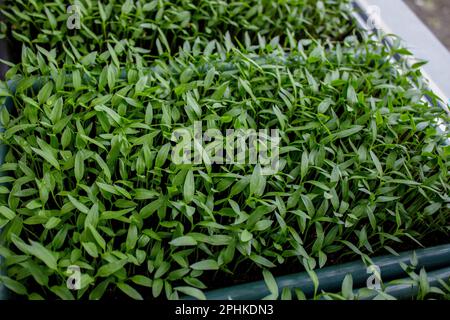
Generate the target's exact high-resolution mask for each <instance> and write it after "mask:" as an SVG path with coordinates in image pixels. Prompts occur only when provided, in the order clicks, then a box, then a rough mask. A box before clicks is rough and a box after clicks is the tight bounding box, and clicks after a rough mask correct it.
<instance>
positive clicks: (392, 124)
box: [0, 1, 450, 299]
mask: <svg viewBox="0 0 450 320" xmlns="http://www.w3.org/2000/svg"><path fill="white" fill-rule="evenodd" d="M250 2H254V5H253V6H252V7H251V8H253V7H255V8H257V12H256V13H255V12H253V11H252V10H249V8H247V7H246V3H249V2H248V1H247V2H242V3H241V2H234V1H229V2H217V4H215V2H212V1H199V2H195V3H197V4H196V5H194V4H193V3H192V2H190V1H173V2H168V1H158V2H149V3H145V4H144V3H142V4H140V2H135V5H130V4H129V3H131V2H123V3H122V2H121V3H120V4H119V3H118V2H112V4H111V5H108V6H104V7H103V6H102V5H100V4H99V3H97V2H95V3H94V2H92V3H90V4H89V3H88V2H84V1H82V2H81V3H82V6H83V8H84V9H83V10H85V11H86V14H85V17H86V19H87V17H90V18H89V19H87V20H86V21H84V22H83V28H82V29H81V30H80V31H78V32H75V34H71V33H70V32H68V31H67V30H65V29H64V28H62V29H57V30H58V31H55V30H56V27H55V26H53V27H52V24H53V25H59V24H63V23H64V21H65V19H66V18H62V17H64V15H57V14H56V13H55V12H58V10H59V11H62V10H63V9H64V6H63V4H62V3H59V2H54V3H52V5H50V6H47V9H45V8H44V6H43V4H41V3H40V2H33V3H34V4H33V3H32V5H31V6H25V5H23V4H21V2H17V3H16V4H15V6H16V7H12V9H9V10H11V12H14V11H18V10H19V9H14V8H20V12H21V15H19V14H18V13H17V12H15V13H11V14H10V15H8V14H7V18H8V21H7V23H8V25H11V26H16V27H17V26H21V27H20V30H21V32H22V33H23V37H18V36H17V32H15V35H14V36H15V38H16V39H17V40H19V41H21V42H23V43H24V49H23V50H22V57H21V63H20V64H17V65H16V66H14V67H13V68H12V69H11V70H10V72H9V74H8V76H9V77H10V79H13V82H14V84H15V86H16V90H15V92H14V93H12V92H11V90H10V89H8V87H7V85H6V84H5V83H2V87H1V89H0V93H1V94H0V96H2V97H4V98H5V97H8V98H10V99H12V101H13V105H14V108H13V109H12V110H10V111H9V112H8V110H7V109H6V108H2V110H1V113H0V115H1V123H2V126H3V127H4V128H5V130H4V132H2V133H1V134H0V138H1V142H2V143H3V144H4V145H6V146H7V147H8V152H7V154H6V157H5V161H4V164H3V165H2V166H1V167H0V170H1V172H2V177H1V178H0V182H1V183H2V186H1V187H0V191H1V194H2V197H1V199H0V226H1V227H3V231H2V233H1V235H0V239H1V243H2V245H1V247H0V254H1V255H2V256H3V257H5V259H6V266H7V276H1V278H0V279H1V282H3V283H4V284H5V285H6V286H7V287H8V288H10V289H11V290H12V291H14V292H16V293H18V294H22V295H27V296H28V297H29V298H42V297H44V298H46V297H55V296H58V297H60V298H64V299H72V298H91V299H98V298H101V297H112V296H117V295H119V293H120V292H123V293H124V294H126V295H128V296H130V297H131V298H135V299H139V298H151V297H159V296H162V297H164V298H177V297H179V295H183V294H188V295H192V296H194V297H197V298H203V297H204V296H203V293H202V290H203V289H206V288H211V287H215V286H217V285H218V284H219V283H220V285H224V284H223V283H221V282H220V279H221V278H223V277H228V278H229V279H234V280H235V281H243V280H245V279H246V276H247V273H248V271H249V270H251V271H255V272H254V273H255V274H257V275H258V274H261V273H262V271H261V269H264V270H265V271H264V278H265V279H266V280H267V281H268V282H269V283H272V284H273V281H271V279H272V276H271V274H270V273H269V272H268V271H267V270H268V269H271V270H275V271H276V272H283V270H284V269H283V268H285V266H290V269H294V270H298V271H300V270H304V269H306V270H313V269H315V268H319V267H322V266H324V265H327V264H330V263H333V262H335V261H339V260H340V259H342V258H345V256H347V255H351V256H355V255H360V256H364V257H369V256H371V255H372V254H375V253H378V252H380V251H382V250H389V251H393V250H398V249H401V248H403V247H404V246H405V245H408V244H409V245H410V244H411V243H414V242H415V241H416V242H420V241H422V240H424V239H427V237H430V236H433V237H442V238H444V237H446V236H447V235H448V233H449V223H448V221H449V214H450V208H449V202H450V199H449V188H450V186H449V183H448V181H449V179H448V173H449V165H450V152H449V148H448V147H446V146H445V143H446V141H447V139H448V135H446V134H444V133H442V132H439V131H438V130H437V129H436V123H437V121H438V120H439V119H440V120H442V121H448V116H447V115H446V114H445V113H444V112H443V111H442V110H441V109H439V108H433V107H431V106H430V104H428V103H426V102H424V101H423V100H422V98H423V95H424V93H428V94H429V95H430V96H432V97H433V95H432V93H429V92H426V89H425V84H424V83H423V82H422V79H421V76H420V72H419V71H418V69H416V68H408V67H406V66H405V65H403V64H402V63H401V62H399V63H397V62H392V61H391V58H392V57H393V55H394V54H396V53H403V54H405V53H407V52H406V51H404V50H403V49H401V48H393V49H389V50H387V49H386V48H385V47H383V46H381V45H380V44H379V42H374V41H372V40H370V39H369V38H368V37H367V36H366V35H364V34H359V33H358V32H356V31H355V30H352V29H353V28H352V23H351V22H350V21H348V20H347V19H346V18H345V17H346V14H345V13H343V11H339V10H337V8H339V7H341V6H343V5H344V4H345V1H298V2H286V3H284V2H279V3H278V2H276V3H273V2H271V1H250ZM213 4H215V5H213ZM161 8H164V10H163V9H161ZM322 8H324V9H322ZM38 9H39V10H38ZM27 10H28V11H27ZM51 10H53V11H54V13H53V14H54V21H56V22H51V21H52V19H49V12H51ZM208 10H209V11H208ZM31 11H33V12H41V13H31ZM213 11H214V12H216V15H214V14H212V15H211V14H210V12H213ZM42 12H44V13H42ZM144 12H145V14H144ZM158 12H159V13H158ZM61 13H62V12H61ZM294 13H295V14H297V16H296V17H297V18H296V19H294V18H293V17H294V16H295V15H294ZM152 14H153V15H155V17H159V18H158V19H160V20H158V19H157V18H151V17H153V15H152ZM104 15H106V16H107V17H108V18H102V17H103V16H104ZM254 15H256V16H254ZM298 15H300V16H301V17H303V19H298ZM178 16H179V17H185V16H188V17H189V21H188V25H189V26H190V27H189V28H188V27H186V26H184V25H183V23H184V22H183V21H184V20H183V19H181V18H180V19H178V18H174V17H178ZM55 17H56V18H55ZM162 17H164V18H162ZM205 17H212V18H211V19H210V18H208V19H206V18H205ZM286 17H289V18H288V19H286ZM27 19H28V20H27ZM30 19H31V20H32V22H31V21H30ZM186 19H187V18H186ZM231 20H232V21H231ZM49 23H50V25H49ZM145 23H147V24H153V25H156V26H157V27H156V28H155V27H152V28H153V29H155V30H153V29H151V28H150V29H147V28H146V27H143V26H142V24H145ZM234 23H236V25H235V24H234ZM206 25H207V26H206ZM225 26H229V27H228V29H225ZM33 28H41V29H42V30H53V31H54V32H42V33H41V34H40V35H39V36H36V35H33ZM49 28H50V29H49ZM52 28H53V29H52ZM158 28H159V30H158ZM208 28H210V29H211V31H208ZM103 29H104V30H105V32H104V33H102V32H101V31H102V30H103ZM150 30H151V31H150ZM349 30H351V32H350V33H351V35H348V36H346V37H344V38H345V39H344V38H343V39H337V38H334V36H336V34H341V31H342V34H345V33H348V31H349ZM10 31H11V30H10ZM225 31H229V32H228V33H227V32H225ZM257 32H259V36H258V35H257ZM91 33H92V34H91ZM94 34H95V36H94ZM66 36H67V37H68V39H69V40H70V41H69V40H68V41H67V42H66V41H65V39H66ZM277 36H278V37H277ZM153 37H154V38H153ZM164 38H165V39H166V40H167V41H164V40H162V39H164ZM28 39H30V40H28ZM156 39H159V40H158V41H156ZM168 39H169V40H168ZM158 42H159V44H160V46H161V47H160V49H159V51H160V53H161V55H160V56H159V57H158V56H155V53H156V52H157V51H158V50H157V51H154V49H153V48H152V46H153V45H155V46H158V44H157V43H158ZM164 42H166V43H165V44H164ZM49 43H50V44H51V46H50V47H51V48H46V47H48V44H49ZM140 46H142V47H140ZM94 49H95V50H96V52H91V51H92V50H94ZM4 98H2V99H4ZM195 121H202V126H203V130H204V131H206V129H218V130H220V131H221V132H225V130H226V129H230V128H245V129H249V128H253V129H256V130H258V129H261V128H269V129H270V128H276V129H279V130H280V136H281V144H280V153H281V162H280V164H281V166H280V168H279V171H278V172H277V173H276V174H274V175H268V176H263V175H261V174H260V166H258V165H250V164H247V165H237V164H213V165H208V164H205V163H201V164H192V165H188V164H184V165H175V164H174V163H173V162H172V161H171V157H170V152H171V150H172V147H173V146H174V145H175V141H173V139H171V134H172V132H174V130H176V129H177V128H191V129H192V127H193V125H194V122H195ZM70 266H78V267H80V268H81V274H82V278H81V280H82V281H81V290H79V291H70V290H69V289H68V288H67V286H66V280H67V277H68V274H67V270H68V268H69V269H70ZM348 281H349V280H348ZM347 287H348V286H347ZM347 291H348V290H347ZM286 294H287V293H285V295H286Z"/></svg>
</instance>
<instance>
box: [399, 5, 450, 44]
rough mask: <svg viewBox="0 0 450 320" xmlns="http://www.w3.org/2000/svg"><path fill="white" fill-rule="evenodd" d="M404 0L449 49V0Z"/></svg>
mask: <svg viewBox="0 0 450 320" xmlns="http://www.w3.org/2000/svg"><path fill="white" fill-rule="evenodd" d="M404 2H405V3H406V4H407V5H408V6H409V7H410V8H411V9H412V10H413V11H414V13H415V14H416V15H417V16H418V17H419V18H420V19H421V20H422V21H423V22H424V23H425V24H426V25H427V26H428V28H430V30H431V31H433V33H434V34H435V35H436V37H438V39H439V40H440V41H441V42H442V43H443V44H444V45H445V46H446V47H447V49H448V50H450V28H449V24H450V1H449V0H404Z"/></svg>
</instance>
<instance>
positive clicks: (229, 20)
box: [3, 0, 353, 55]
mask: <svg viewBox="0 0 450 320" xmlns="http://www.w3.org/2000/svg"><path fill="white" fill-rule="evenodd" d="M75 6H76V7H75ZM4 7H5V8H4V10H3V14H4V15H5V16H6V18H7V24H8V25H10V30H9V32H10V36H11V37H13V38H14V39H16V40H18V41H19V42H21V43H25V44H27V45H30V46H35V45H40V46H42V47H45V48H47V49H49V48H57V49H58V50H59V51H60V52H61V53H62V52H64V51H66V52H72V50H73V48H76V50H79V51H80V52H81V53H82V54H83V55H84V54H87V53H90V52H92V51H97V50H102V49H106V47H107V45H108V44H110V45H114V44H118V43H119V44H122V45H123V44H124V43H128V44H129V45H131V46H136V47H140V48H142V49H145V50H149V52H151V53H152V54H153V55H160V54H162V53H163V52H165V53H175V52H176V51H178V49H179V48H180V47H181V46H182V45H183V42H184V41H189V42H191V43H193V42H194V41H199V40H213V39H221V38H222V37H223V36H225V34H226V33H228V34H229V37H230V38H231V39H233V40H237V41H240V42H244V41H245V39H246V38H248V39H250V40H252V41H255V40H256V39H257V37H258V35H260V36H265V37H267V38H269V39H272V38H274V37H280V38H281V39H282V40H283V41H286V39H287V38H288V37H289V36H293V37H296V38H299V37H302V38H305V37H307V38H310V37H311V38H315V39H330V40H332V41H333V40H336V39H343V37H345V36H346V35H347V34H348V33H349V32H351V31H352V29H353V22H352V21H351V20H350V18H349V11H348V7H349V1H348V0H339V1H337V0H325V1H316V0H294V1H271V0H250V1H249V0H246V1H219V0H213V1H209V0H208V1H206V0H200V1H187V0H172V1H167V0H163V1H161V0H154V1H142V0H139V1H131V0H127V1H117V0H112V1H108V2H107V4H102V3H101V2H100V1H91V0H83V1H74V2H73V3H72V7H71V8H69V7H68V4H67V3H66V2H64V1H60V0H58V1H53V2H51V3H48V2H44V1H28V0H19V1H15V0H14V1H5V5H4ZM75 8H77V10H76V11H75ZM75 12H77V13H78V14H79V17H80V19H79V21H80V25H79V27H80V29H69V28H70V27H69V28H68V26H67V21H68V19H70V17H74V14H75ZM69 21H72V20H69ZM246 33H247V35H246Z"/></svg>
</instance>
